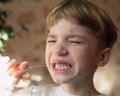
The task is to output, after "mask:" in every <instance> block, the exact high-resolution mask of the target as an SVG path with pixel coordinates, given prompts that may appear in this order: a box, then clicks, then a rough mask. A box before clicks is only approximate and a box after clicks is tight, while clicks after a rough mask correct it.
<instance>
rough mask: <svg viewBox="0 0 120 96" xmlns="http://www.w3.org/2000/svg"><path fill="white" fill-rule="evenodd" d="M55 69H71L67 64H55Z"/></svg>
mask: <svg viewBox="0 0 120 96" xmlns="http://www.w3.org/2000/svg"><path fill="white" fill-rule="evenodd" d="M55 68H56V69H68V68H71V66H70V65H69V64H55Z"/></svg>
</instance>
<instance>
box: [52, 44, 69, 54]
mask: <svg viewBox="0 0 120 96" xmlns="http://www.w3.org/2000/svg"><path fill="white" fill-rule="evenodd" d="M53 52H54V54H55V55H57V56H65V55H68V49H67V45H66V44H65V43H62V42H59V43H56V45H55V46H54V49H53Z"/></svg>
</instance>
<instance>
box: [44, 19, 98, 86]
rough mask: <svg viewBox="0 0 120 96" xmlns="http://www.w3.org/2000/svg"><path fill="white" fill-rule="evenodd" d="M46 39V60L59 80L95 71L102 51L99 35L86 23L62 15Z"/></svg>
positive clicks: (69, 79) (82, 76)
mask: <svg viewBox="0 0 120 96" xmlns="http://www.w3.org/2000/svg"><path fill="white" fill-rule="evenodd" d="M46 42H47V44H46V64H47V67H48V70H49V72H50V74H51V76H52V78H53V80H54V81H55V82H56V83H60V84H61V83H68V82H70V81H74V80H75V79H77V77H78V78H85V77H87V76H90V75H91V74H92V75H93V73H94V71H95V69H96V66H97V63H98V62H99V52H98V47H97V40H96V38H94V37H93V36H92V35H90V34H89V32H87V29H86V28H85V27H83V26H80V25H77V24H75V23H72V22H70V21H68V20H66V19H61V20H59V21H58V23H57V24H56V25H54V26H53V27H51V29H50V32H49V33H48V37H47V41H46ZM75 81H76V80H75Z"/></svg>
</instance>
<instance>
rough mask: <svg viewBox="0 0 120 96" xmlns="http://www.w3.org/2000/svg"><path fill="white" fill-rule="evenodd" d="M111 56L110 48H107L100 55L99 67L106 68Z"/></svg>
mask: <svg viewBox="0 0 120 96" xmlns="http://www.w3.org/2000/svg"><path fill="white" fill-rule="evenodd" d="M110 54H111V49H110V48H105V49H104V50H103V51H102V52H101V55H100V58H99V63H98V66H104V65H106V64H107V62H108V60H109V58H110Z"/></svg>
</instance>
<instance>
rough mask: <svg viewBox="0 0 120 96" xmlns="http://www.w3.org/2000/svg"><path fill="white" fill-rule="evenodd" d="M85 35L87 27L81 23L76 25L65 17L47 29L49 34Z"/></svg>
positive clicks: (87, 32) (87, 30) (87, 31)
mask: <svg viewBox="0 0 120 96" xmlns="http://www.w3.org/2000/svg"><path fill="white" fill-rule="evenodd" d="M83 33H84V35H87V34H89V33H90V32H89V29H88V28H87V27H84V26H82V25H78V24H77V23H75V22H72V21H70V20H67V19H60V20H59V21H58V22H57V23H56V24H55V25H53V26H52V27H51V28H50V30H49V33H48V34H49V35H50V34H71V35H75V34H78V35H79V34H83Z"/></svg>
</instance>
